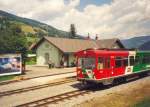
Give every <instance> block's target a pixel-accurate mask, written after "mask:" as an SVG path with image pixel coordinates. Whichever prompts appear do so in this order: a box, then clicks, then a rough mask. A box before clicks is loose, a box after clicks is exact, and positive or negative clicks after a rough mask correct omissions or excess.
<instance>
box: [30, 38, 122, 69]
mask: <svg viewBox="0 0 150 107" xmlns="http://www.w3.org/2000/svg"><path fill="white" fill-rule="evenodd" d="M87 48H108V49H112V48H124V46H123V45H122V43H121V42H120V40H119V39H105V40H83V39H67V38H54V37H43V38H42V39H41V40H40V41H39V42H38V43H37V44H35V45H34V46H33V47H32V50H35V51H36V55H37V65H41V66H42V65H47V64H48V62H49V61H51V62H53V63H54V64H55V66H56V67H59V66H60V65H61V62H63V64H64V65H65V66H71V65H72V63H73V62H74V61H75V57H74V53H75V52H77V51H80V50H84V49H87Z"/></svg>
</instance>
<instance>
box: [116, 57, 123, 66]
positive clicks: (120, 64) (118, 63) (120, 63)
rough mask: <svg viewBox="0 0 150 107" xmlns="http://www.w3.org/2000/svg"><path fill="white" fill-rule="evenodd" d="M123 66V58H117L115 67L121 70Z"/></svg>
mask: <svg viewBox="0 0 150 107" xmlns="http://www.w3.org/2000/svg"><path fill="white" fill-rule="evenodd" d="M121 66H122V58H121V57H116V58H115V67H116V68H119V67H121Z"/></svg>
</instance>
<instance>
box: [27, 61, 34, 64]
mask: <svg viewBox="0 0 150 107" xmlns="http://www.w3.org/2000/svg"><path fill="white" fill-rule="evenodd" d="M35 64H36V62H35V61H27V62H26V65H35Z"/></svg>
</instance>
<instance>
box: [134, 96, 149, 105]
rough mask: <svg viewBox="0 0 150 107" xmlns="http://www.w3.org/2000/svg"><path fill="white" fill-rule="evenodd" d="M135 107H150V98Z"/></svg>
mask: <svg viewBox="0 0 150 107" xmlns="http://www.w3.org/2000/svg"><path fill="white" fill-rule="evenodd" d="M133 107H150V97H149V98H147V99H144V100H143V101H141V102H139V103H137V104H135V105H134V106H133Z"/></svg>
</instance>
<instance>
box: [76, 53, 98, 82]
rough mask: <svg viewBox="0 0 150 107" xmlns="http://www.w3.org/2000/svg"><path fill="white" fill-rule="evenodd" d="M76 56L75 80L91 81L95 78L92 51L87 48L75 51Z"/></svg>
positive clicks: (94, 60)
mask: <svg viewBox="0 0 150 107" xmlns="http://www.w3.org/2000/svg"><path fill="white" fill-rule="evenodd" d="M76 57H77V68H76V73H77V80H79V81H93V80H95V74H94V72H95V70H96V57H95V55H94V54H93V52H90V51H88V50H84V51H80V52H77V53H76Z"/></svg>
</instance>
